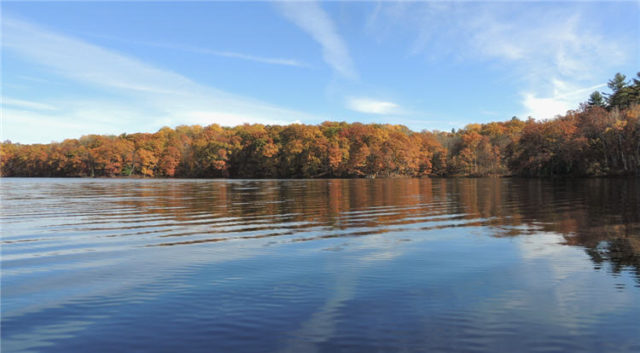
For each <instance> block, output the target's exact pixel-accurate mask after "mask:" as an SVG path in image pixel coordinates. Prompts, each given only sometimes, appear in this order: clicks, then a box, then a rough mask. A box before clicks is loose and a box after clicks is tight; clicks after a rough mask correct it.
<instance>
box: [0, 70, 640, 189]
mask: <svg viewBox="0 0 640 353" xmlns="http://www.w3.org/2000/svg"><path fill="white" fill-rule="evenodd" d="M608 86H609V89H610V92H609V93H602V92H594V93H593V94H591V96H590V97H589V100H588V101H587V102H586V103H583V104H581V105H580V107H579V108H578V109H576V110H572V111H569V112H567V113H566V114H565V115H564V116H559V117H557V118H555V119H551V120H544V121H536V120H534V119H532V118H529V119H527V120H524V121H523V120H520V119H518V118H516V117H514V118H512V119H511V120H509V121H505V122H491V123H487V124H470V125H467V126H466V127H465V128H464V129H459V130H457V131H455V130H452V131H451V132H442V131H422V132H414V131H411V130H410V129H408V128H407V127H405V126H402V125H390V124H361V123H345V122H324V123H322V124H319V125H304V124H292V125H286V126H279V125H261V124H245V125H241V126H236V127H221V126H219V125H217V124H213V125H209V126H206V127H202V126H199V125H194V126H178V127H176V128H175V129H172V128H169V127H165V128H162V129H160V130H159V131H158V132H156V133H136V134H122V135H119V136H104V135H87V136H83V137H81V138H79V139H67V140H64V141H63V142H60V143H50V144H31V145H23V144H17V143H11V142H9V141H7V142H4V143H2V144H1V145H0V172H1V174H2V175H3V176H30V177H71V176H109V177H110V176H145V177H194V178H220V177H230V178H318V177H386V176H396V175H404V176H413V177H418V176H488V175H494V176H506V175H517V176H529V177H547V176H604V175H640V73H638V75H637V78H634V79H633V80H629V81H628V80H627V78H626V77H625V76H624V75H622V74H616V75H615V77H614V78H613V79H612V80H610V81H609V84H608Z"/></svg>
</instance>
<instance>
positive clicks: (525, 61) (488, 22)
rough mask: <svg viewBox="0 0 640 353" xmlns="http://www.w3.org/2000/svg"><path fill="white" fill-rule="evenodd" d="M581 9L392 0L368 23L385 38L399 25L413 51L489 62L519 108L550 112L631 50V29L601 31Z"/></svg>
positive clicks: (579, 97) (572, 105) (561, 108)
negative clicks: (517, 96) (516, 89)
mask: <svg viewBox="0 0 640 353" xmlns="http://www.w3.org/2000/svg"><path fill="white" fill-rule="evenodd" d="M589 10H591V11H593V8H587V7H586V5H584V6H583V4H572V5H570V6H563V7H558V6H553V7H550V6H547V5H545V4H537V3H515V4H513V3H506V2H504V3H500V2H498V3H495V2H494V3H465V4H459V3H446V2H428V3H393V4H388V5H387V4H385V6H384V7H383V9H382V10H379V9H375V10H374V11H375V12H374V13H375V16H372V17H371V18H373V20H374V21H375V22H377V25H369V26H368V28H370V31H373V34H374V35H377V36H378V37H384V35H385V32H387V31H389V26H390V23H392V24H394V26H395V28H394V29H395V30H396V31H395V32H394V36H393V37H392V38H393V40H397V38H398V37H401V33H402V32H400V31H398V29H405V30H406V31H407V33H409V34H408V36H409V38H411V37H412V38H414V42H413V45H412V46H411V47H410V48H409V52H410V53H411V54H413V55H416V54H421V55H422V54H424V55H425V56H427V57H429V58H430V59H438V60H453V61H476V62H481V63H483V64H484V65H487V64H488V65H493V67H494V68H495V69H496V70H499V71H503V72H505V74H507V75H509V77H508V79H509V80H510V81H511V82H510V83H511V84H515V85H519V86H521V87H522V91H523V93H522V97H523V100H522V102H521V103H522V106H523V110H525V111H526V112H527V113H528V114H532V115H533V116H535V117H536V118H550V117H553V116H555V115H557V114H564V113H565V112H566V111H567V110H568V109H576V108H577V105H578V103H580V102H581V101H584V100H586V98H587V97H588V94H589V93H591V92H590V91H587V92H583V91H581V89H580V87H590V86H591V87H592V86H594V85H596V84H599V83H601V82H602V81H604V79H606V77H609V75H611V73H612V72H615V71H616V70H619V67H620V66H622V65H625V64H628V63H629V62H630V61H631V60H632V59H633V58H634V57H635V58H637V53H638V49H640V47H639V46H638V42H637V40H635V38H634V33H635V34H637V33H638V31H637V30H636V31H635V32H634V31H627V35H626V36H625V35H607V33H609V31H608V30H607V28H605V26H606V25H607V24H606V23H605V22H602V21H600V20H601V19H600V18H598V17H594V15H593V14H592V13H589V12H587V11H589ZM635 11H637V9H635ZM376 27H377V29H378V30H379V31H380V32H375V28H376ZM371 28H374V30H371ZM574 93H575V94H574ZM578 93H579V94H578Z"/></svg>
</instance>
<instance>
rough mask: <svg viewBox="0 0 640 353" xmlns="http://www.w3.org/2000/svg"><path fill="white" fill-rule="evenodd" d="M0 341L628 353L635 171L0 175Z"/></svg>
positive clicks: (636, 241)
mask: <svg viewBox="0 0 640 353" xmlns="http://www.w3.org/2000/svg"><path fill="white" fill-rule="evenodd" d="M0 188H1V194H2V229H1V230H2V240H1V241H2V260H1V264H2V289H1V290H2V305H1V308H2V334H1V335H2V346H1V348H2V352H38V351H42V352H65V353H67V352H83V351H86V352H124V351H135V352H145V351H147V352H159V351H168V352H172V351H184V352H187V351H204V352H400V351H402V352H640V179H589V180H555V181H552V180H521V179H388V180H363V179H360V180H135V179H133V180H123V179H7V178H5V179H1V180H0Z"/></svg>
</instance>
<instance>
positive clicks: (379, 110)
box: [347, 98, 400, 114]
mask: <svg viewBox="0 0 640 353" xmlns="http://www.w3.org/2000/svg"><path fill="white" fill-rule="evenodd" d="M347 108H348V109H351V110H353V111H356V112H360V113H367V114H394V113H398V112H399V108H400V107H399V106H398V105H397V104H395V103H393V102H387V101H381V100H375V99H370V98H349V99H347Z"/></svg>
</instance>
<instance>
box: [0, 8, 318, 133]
mask: <svg viewBox="0 0 640 353" xmlns="http://www.w3.org/2000/svg"><path fill="white" fill-rule="evenodd" d="M2 45H3V50H10V51H12V52H13V53H16V54H18V55H20V56H22V57H23V58H25V59H27V60H29V61H31V62H32V63H34V64H36V65H38V66H40V67H41V68H42V69H44V70H46V71H47V72H50V73H53V74H56V75H58V76H59V77H63V78H66V79H71V80H73V81H75V82H76V85H77V84H80V87H82V85H85V86H86V87H92V91H94V90H95V89H97V90H102V91H104V92H105V93H106V94H98V96H97V97H99V98H97V99H96V95H95V92H94V95H93V96H92V95H91V94H90V93H87V94H78V95H77V96H75V97H68V95H67V96H66V97H65V98H57V97H56V96H54V95H55V92H51V96H50V97H48V98H43V99H42V100H41V101H38V102H33V99H28V98H25V97H16V98H13V99H14V101H13V103H14V104H13V108H11V109H5V107H4V106H3V115H4V119H3V120H4V121H3V124H4V131H3V135H4V136H3V138H10V139H13V140H15V141H18V142H23V143H26V142H49V141H50V140H60V139H63V138H65V137H74V136H75V135H71V136H70V134H71V133H103V132H111V131H113V130H115V131H114V132H124V131H126V132H131V131H132V129H134V130H133V131H139V130H142V131H150V130H154V129H158V128H160V127H162V126H163V125H170V126H174V125H178V124H212V123H218V124H221V125H237V124H242V123H263V124H283V123H289V122H295V121H301V120H302V121H311V122H313V121H319V120H321V118H319V117H316V116H312V115H309V114H306V113H302V112H298V111H294V110H289V109H286V108H282V107H278V106H274V105H271V104H268V103H264V102H261V101H258V100H254V99H251V98H247V97H242V96H238V95H234V94H230V93H227V92H223V91H220V90H217V89H215V88H211V87H208V86H204V85H201V84H198V83H196V82H194V81H192V80H191V79H189V78H187V77H185V76H182V75H180V74H178V73H175V72H171V71H168V70H163V69H160V68H157V67H154V66H152V65H149V64H147V63H145V62H142V61H140V60H138V59H135V58H133V57H130V56H127V55H124V54H121V53H117V52H114V51H112V50H108V49H105V48H103V47H99V46H97V45H93V44H91V43H87V42H85V41H82V40H78V39H75V38H71V37H68V36H65V35H62V34H58V33H54V32H51V31H48V30H46V29H44V28H42V27H40V26H37V25H34V24H31V23H28V22H25V21H22V20H18V19H15V18H12V17H9V16H7V15H6V14H5V15H4V16H3V43H2ZM5 93H6V92H5ZM16 100H17V101H16ZM34 103H35V105H34ZM48 106H55V107H56V108H58V110H57V111H56V112H55V113H54V112H46V111H44V110H46V109H44V110H43V109H42V108H45V107H48ZM38 108H40V109H39V110H40V111H34V110H38ZM105 120H106V121H108V122H109V123H108V129H107V131H103V130H101V129H102V128H105V124H104V123H103V121H105ZM37 121H40V122H42V126H50V125H55V124H54V122H56V121H60V122H65V123H68V124H71V125H73V126H75V128H74V129H72V130H71V131H69V130H66V129H49V130H46V131H43V132H42V133H41V134H37V135H41V136H34V133H33V126H40V125H39V124H38V123H37Z"/></svg>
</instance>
